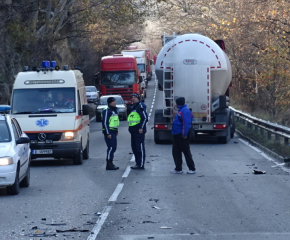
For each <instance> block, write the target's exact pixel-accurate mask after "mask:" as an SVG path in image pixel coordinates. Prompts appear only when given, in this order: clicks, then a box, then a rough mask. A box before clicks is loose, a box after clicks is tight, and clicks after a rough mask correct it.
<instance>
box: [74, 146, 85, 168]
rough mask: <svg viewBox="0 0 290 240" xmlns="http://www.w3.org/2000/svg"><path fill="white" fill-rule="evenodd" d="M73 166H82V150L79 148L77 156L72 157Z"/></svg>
mask: <svg viewBox="0 0 290 240" xmlns="http://www.w3.org/2000/svg"><path fill="white" fill-rule="evenodd" d="M73 164H74V165H82V164H83V148H82V146H81V148H80V150H79V152H78V154H77V155H75V156H73Z"/></svg>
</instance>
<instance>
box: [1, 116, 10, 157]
mask: <svg viewBox="0 0 290 240" xmlns="http://www.w3.org/2000/svg"><path fill="white" fill-rule="evenodd" d="M10 141H11V140H10V133H9V129H8V126H7V124H6V122H5V121H0V142H10ZM4 156H5V155H4Z"/></svg>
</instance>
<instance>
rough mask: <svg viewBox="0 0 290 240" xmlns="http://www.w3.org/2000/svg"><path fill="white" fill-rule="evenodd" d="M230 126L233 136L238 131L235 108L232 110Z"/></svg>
mask: <svg viewBox="0 0 290 240" xmlns="http://www.w3.org/2000/svg"><path fill="white" fill-rule="evenodd" d="M230 126H231V138H233V137H234V135H235V131H236V124H235V113H234V111H233V110H231V117H230Z"/></svg>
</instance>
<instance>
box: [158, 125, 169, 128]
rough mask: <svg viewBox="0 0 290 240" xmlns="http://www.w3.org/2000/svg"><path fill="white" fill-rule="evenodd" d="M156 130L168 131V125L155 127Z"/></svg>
mask: <svg viewBox="0 0 290 240" xmlns="http://www.w3.org/2000/svg"><path fill="white" fill-rule="evenodd" d="M155 129H168V126H167V125H155Z"/></svg>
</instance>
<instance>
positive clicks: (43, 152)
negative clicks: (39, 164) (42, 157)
mask: <svg viewBox="0 0 290 240" xmlns="http://www.w3.org/2000/svg"><path fill="white" fill-rule="evenodd" d="M32 153H33V154H52V149H40V150H32Z"/></svg>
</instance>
